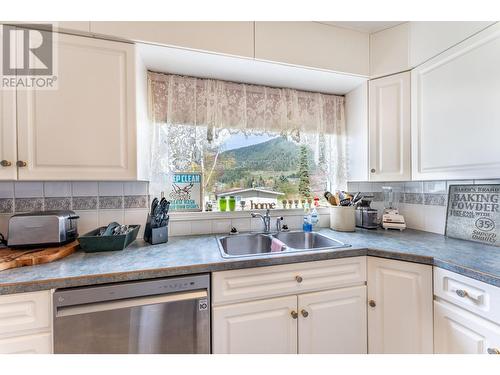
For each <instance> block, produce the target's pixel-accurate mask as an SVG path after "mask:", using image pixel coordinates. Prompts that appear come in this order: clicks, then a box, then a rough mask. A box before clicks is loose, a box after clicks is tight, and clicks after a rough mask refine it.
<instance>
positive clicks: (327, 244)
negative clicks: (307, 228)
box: [273, 232, 346, 250]
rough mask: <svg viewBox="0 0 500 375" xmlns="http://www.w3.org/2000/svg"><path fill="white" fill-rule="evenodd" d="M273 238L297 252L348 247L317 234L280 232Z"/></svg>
mask: <svg viewBox="0 0 500 375" xmlns="http://www.w3.org/2000/svg"><path fill="white" fill-rule="evenodd" d="M273 237H276V238H277V239H279V240H280V241H281V242H283V243H284V244H286V245H287V246H289V247H290V248H292V249H296V250H309V249H332V248H337V247H345V246H346V245H345V244H344V243H342V242H340V241H337V240H333V239H331V238H328V237H326V236H323V235H322V234H320V233H317V232H279V233H276V234H273Z"/></svg>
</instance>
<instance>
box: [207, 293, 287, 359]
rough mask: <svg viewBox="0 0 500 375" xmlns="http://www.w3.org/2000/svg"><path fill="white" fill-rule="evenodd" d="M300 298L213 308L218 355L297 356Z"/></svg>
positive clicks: (214, 350) (213, 325) (215, 345)
mask: <svg viewBox="0 0 500 375" xmlns="http://www.w3.org/2000/svg"><path fill="white" fill-rule="evenodd" d="M296 311H297V296H289V297H281V298H271V299H266V300H261V301H254V302H246V303H238V304H234V305H227V306H219V307H214V308H213V322H212V329H213V331H212V340H213V352H214V353H215V354H224V353H226V354H227V353H239V354H259V353H260V354H287V353H290V354H292V353H297V319H296V318H295V319H294V318H293V317H292V314H291V313H292V312H296Z"/></svg>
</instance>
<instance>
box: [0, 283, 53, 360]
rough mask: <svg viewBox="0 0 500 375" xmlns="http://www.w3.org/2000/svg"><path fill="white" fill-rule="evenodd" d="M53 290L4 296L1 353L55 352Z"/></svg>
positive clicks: (0, 299)
mask: <svg viewBox="0 0 500 375" xmlns="http://www.w3.org/2000/svg"><path fill="white" fill-rule="evenodd" d="M51 322H52V316H51V291H48V290H47V291H41V292H31V293H18V294H10V295H4V296H0V354H7V353H25V354H26V353H40V354H49V353H52V329H51V327H52V323H51Z"/></svg>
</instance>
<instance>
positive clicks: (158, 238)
mask: <svg viewBox="0 0 500 375" xmlns="http://www.w3.org/2000/svg"><path fill="white" fill-rule="evenodd" d="M168 223H169V218H167V223H166V225H164V226H162V227H157V228H153V227H152V226H151V215H150V214H148V218H147V220H146V227H145V228H144V241H146V242H148V243H150V244H151V245H158V244H161V243H167V242H168Z"/></svg>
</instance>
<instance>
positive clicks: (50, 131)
mask: <svg viewBox="0 0 500 375" xmlns="http://www.w3.org/2000/svg"><path fill="white" fill-rule="evenodd" d="M53 35H54V40H55V44H56V46H57V49H56V53H55V58H54V62H55V67H56V69H55V75H56V77H57V81H56V82H57V87H56V88H55V89H50V90H48V89H43V90H42V89H30V90H19V91H18V93H17V97H18V100H17V104H18V105H17V118H18V155H19V160H21V161H25V162H26V163H27V165H26V166H25V167H23V168H19V172H18V173H19V179H21V180H35V179H37V180H60V179H78V180H88V179H94V180H127V179H134V178H135V177H136V172H137V169H136V145H135V139H136V119H135V82H134V74H135V73H134V69H135V68H134V46H133V45H132V44H127V43H118V42H111V41H106V40H98V39H93V38H85V37H79V36H73V35H66V34H58V33H54V34H53Z"/></svg>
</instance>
